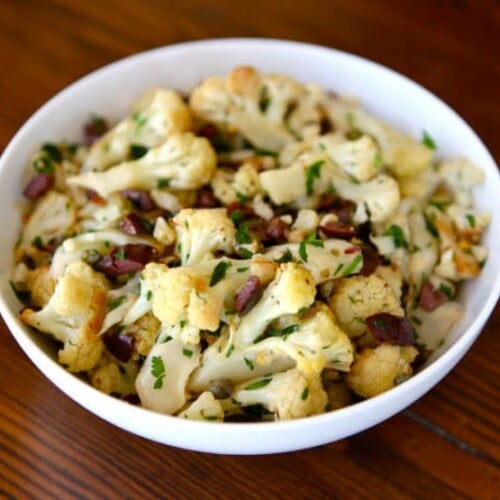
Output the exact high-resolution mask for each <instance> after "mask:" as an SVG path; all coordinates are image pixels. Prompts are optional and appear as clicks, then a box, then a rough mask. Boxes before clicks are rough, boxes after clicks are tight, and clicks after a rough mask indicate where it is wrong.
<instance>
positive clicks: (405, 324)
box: [365, 313, 414, 345]
mask: <svg viewBox="0 0 500 500" xmlns="http://www.w3.org/2000/svg"><path fill="white" fill-rule="evenodd" d="M365 323H366V327H367V328H368V331H369V332H370V333H371V334H372V335H373V337H374V338H375V340H378V341H379V342H382V343H388V344H397V345H412V344H413V342H414V339H413V329H412V327H411V325H410V322H409V321H408V320H407V319H406V318H401V317H399V316H394V315H393V314H389V313H378V314H373V315H372V316H368V317H367V318H366V319H365Z"/></svg>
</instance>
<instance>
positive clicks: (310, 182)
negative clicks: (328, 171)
mask: <svg viewBox="0 0 500 500" xmlns="http://www.w3.org/2000/svg"><path fill="white" fill-rule="evenodd" d="M323 163H325V161H324V160H319V161H316V162H314V163H313V164H312V165H309V167H307V171H306V193H307V196H312V194H313V193H314V181H315V180H316V179H319V178H320V176H321V167H322V165H323Z"/></svg>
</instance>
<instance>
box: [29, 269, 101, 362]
mask: <svg viewBox="0 0 500 500" xmlns="http://www.w3.org/2000/svg"><path fill="white" fill-rule="evenodd" d="M108 289H109V283H108V282H107V280H106V278H104V276H103V275H102V274H100V273H97V272H95V271H94V270H93V269H92V268H91V267H90V266H88V265H87V264H85V263H84V262H81V261H78V262H72V263H70V264H68V266H67V267H66V269H65V271H64V275H63V276H62V277H61V278H59V280H58V282H57V285H56V289H55V291H54V294H53V295H52V297H51V298H50V300H49V301H48V303H47V304H46V305H45V306H44V308H43V309H41V310H40V311H33V310H32V309H25V310H24V311H23V312H22V313H21V320H22V321H23V322H24V323H26V324H27V325H30V326H33V327H34V328H36V329H37V330H40V331H41V332H44V333H50V334H51V335H53V336H54V337H55V338H56V339H57V340H59V341H60V342H62V343H63V344H64V346H63V348H62V349H60V350H59V353H58V356H59V362H60V363H62V364H63V365H66V366H67V367H68V370H70V371H72V372H80V371H87V370H90V369H91V368H93V367H94V366H95V365H96V363H97V362H98V361H99V359H100V357H101V353H102V348H103V343H102V341H101V339H100V338H99V337H98V333H99V330H100V328H101V325H102V322H103V319H104V316H105V314H106V308H107V306H106V303H107V295H106V292H107V291H108Z"/></svg>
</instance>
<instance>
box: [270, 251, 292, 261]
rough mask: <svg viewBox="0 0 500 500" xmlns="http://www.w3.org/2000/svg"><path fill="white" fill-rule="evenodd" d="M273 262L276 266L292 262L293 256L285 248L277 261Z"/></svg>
mask: <svg viewBox="0 0 500 500" xmlns="http://www.w3.org/2000/svg"><path fill="white" fill-rule="evenodd" d="M274 262H277V263H278V264H284V263H286V262H293V255H292V252H290V249H289V248H287V249H286V250H285V252H283V255H282V256H281V257H279V258H277V259H274Z"/></svg>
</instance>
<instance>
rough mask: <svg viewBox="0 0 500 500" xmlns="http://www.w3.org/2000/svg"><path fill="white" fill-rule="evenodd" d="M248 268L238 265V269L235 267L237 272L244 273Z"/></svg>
mask: <svg viewBox="0 0 500 500" xmlns="http://www.w3.org/2000/svg"><path fill="white" fill-rule="evenodd" d="M249 269H250V268H249V267H238V269H236V271H237V272H238V273H244V272H245V271H248V270H249Z"/></svg>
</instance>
